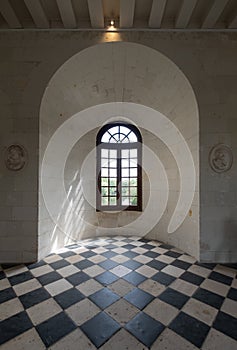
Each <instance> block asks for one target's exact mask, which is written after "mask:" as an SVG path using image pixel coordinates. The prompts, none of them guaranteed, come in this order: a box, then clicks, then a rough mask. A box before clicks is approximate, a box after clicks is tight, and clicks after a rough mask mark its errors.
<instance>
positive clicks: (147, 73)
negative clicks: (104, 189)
mask: <svg viewBox="0 0 237 350" xmlns="http://www.w3.org/2000/svg"><path fill="white" fill-rule="evenodd" d="M119 118H126V119H127V120H130V121H132V122H133V123H136V124H137V125H138V126H141V127H142V130H143V139H144V136H145V140H146V144H147V147H148V148H149V149H150V150H152V152H151V153H150V157H151V158H152V157H153V153H154V155H155V156H157V158H158V160H157V164H158V168H157V167H156V166H154V167H153V169H150V168H149V170H147V171H148V172H149V171H150V173H149V174H150V175H149V177H150V180H149V181H150V182H151V186H152V190H153V192H152V193H153V197H154V198H157V201H158V202H160V203H162V204H161V207H162V208H163V207H164V213H162V214H163V215H160V213H158V215H157V216H158V217H159V215H160V217H159V219H160V220H159V222H158V223H156V225H155V226H154V227H151V228H150V231H149V232H147V230H144V228H143V231H142V229H141V230H140V232H137V234H138V235H141V236H142V235H144V234H147V235H148V236H149V237H150V238H155V239H160V240H162V241H165V242H168V243H170V244H173V245H175V246H177V247H178V248H180V249H183V250H185V251H187V252H188V253H190V254H192V255H194V256H196V257H198V255H199V246H198V244H199V243H198V242H199V200H198V198H199V188H198V181H199V178H198V174H199V156H198V153H199V143H198V142H199V141H198V139H199V137H198V135H199V120H198V107H197V101H196V98H195V95H194V92H193V89H192V87H191V85H190V83H189V81H188V79H187V78H186V77H185V75H184V74H183V73H182V72H181V70H180V69H179V68H178V67H177V65H175V63H174V62H172V61H171V60H170V59H168V58H167V57H166V56H164V55H163V54H161V53H159V52H158V51H156V50H153V49H151V48H148V47H146V46H144V45H140V44H135V43H127V42H113V43H103V44H98V45H95V46H92V47H90V48H88V49H85V50H83V51H81V52H79V53H78V54H76V55H74V56H73V57H72V58H70V59H69V60H68V61H66V62H65V63H64V64H63V65H62V66H61V67H60V68H59V69H58V71H57V72H56V73H55V74H54V76H53V77H52V78H51V80H50V82H49V84H48V86H47V88H46V90H45V93H44V96H43V99H42V103H41V108H40V180H41V181H40V188H39V190H40V195H39V201H40V203H39V208H40V209H39V257H40V258H41V257H43V256H45V255H46V254H47V253H49V252H50V251H51V250H52V249H54V248H56V247H61V246H63V245H65V244H66V243H69V241H70V239H75V238H76V237H75V236H72V235H71V233H70V234H68V232H72V231H73V230H74V231H75V225H78V227H79V228H80V232H81V236H80V238H81V237H87V236H93V235H99V234H104V233H106V232H107V231H106V230H104V229H103V227H101V226H103V225H101V218H98V217H96V215H95V213H94V208H93V206H88V200H85V201H84V202H83V205H84V207H83V208H84V209H83V211H84V215H87V216H88V217H87V219H86V220H85V221H84V222H83V223H82V221H80V220H79V221H78V222H76V221H75V220H74V219H75V218H74V219H73V220H72V219H70V215H71V211H70V210H72V209H73V210H75V209H76V208H75V207H73V206H72V207H71V206H70V205H68V204H67V206H64V205H62V206H61V208H60V209H59V208H58V206H57V205H54V203H62V201H63V199H62V197H61V194H60V191H58V187H57V185H58V186H61V185H62V183H64V185H65V187H66V188H67V190H69V188H70V186H69V179H68V178H67V174H69V173H70V171H71V172H72V176H73V175H74V176H75V175H76V174H77V173H78V171H77V170H80V169H78V168H77V165H75V167H74V168H73V164H75V163H76V161H75V154H78V151H79V152H81V153H83V152H84V156H85V155H87V154H89V153H90V152H92V153H91V154H92V156H91V157H92V158H91V159H93V151H92V149H93V146H94V145H92V144H91V145H90V146H89V144H88V140H89V139H92V138H93V137H92V136H93V130H94V129H96V128H98V127H99V126H100V125H101V124H103V123H105V122H107V121H109V120H111V119H112V120H116V119H119ZM146 120H147V122H146ZM75 130H78V131H77V133H78V139H77V140H76V138H75V139H74V142H73V143H72V142H71V141H72V139H73V137H75ZM90 132H91V135H89V134H88V133H90ZM157 132H158V134H157ZM73 135H74V136H73ZM58 136H60V137H61V143H58V142H55V139H57V140H60V138H59V139H58ZM82 137H85V140H86V137H87V141H86V142H87V143H86V144H85V143H84V144H83V143H82V142H81V141H82V139H81V141H80V140H79V138H82ZM92 142H93V141H92ZM67 145H68V149H67V150H65V148H64V146H66V148H67ZM184 145H185V147H184ZM70 147H71V148H70ZM49 149H50V151H51V152H48V150H49ZM185 150H186V151H187V153H185V152H186V151H185ZM52 151H53V152H52ZM62 155H64V156H65V159H66V160H65V163H64V165H63V168H62V163H61V161H60V159H61V158H62ZM187 157H190V158H189V160H187ZM147 158H149V154H147ZM67 159H69V161H67ZM70 159H71V162H70ZM152 159H153V158H152ZM152 164H154V162H152ZM42 165H43V166H42ZM148 167H149V165H148ZM151 168H152V167H151ZM59 169H60V171H59ZM65 169H66V170H65ZM88 169H89V168H88ZM157 169H158V170H160V171H159V173H160V174H161V176H160V178H159V177H158V180H157V181H156V179H155V176H156V175H157V171H158V170H157ZM92 170H93V169H92ZM65 174H66V175H65ZM69 177H70V176H69ZM77 180H78V181H80V176H79V177H78V178H77ZM166 180H167V184H168V187H169V193H168V197H169V198H167V203H166V196H167V189H166ZM149 181H148V182H149ZM45 183H47V186H46V188H43V187H44V186H42V184H45ZM78 183H79V182H78ZM161 184H163V188H162V186H161ZM195 184H196V186H194V185H195ZM67 186H68V187H67ZM182 186H183V187H184V188H185V191H184V192H185V196H184V197H181V198H180V193H181V192H183V191H182V188H183V187H182ZM42 190H43V191H44V192H45V191H46V192H47V193H48V194H49V196H48V198H49V201H50V205H49V206H50V209H49V206H46V204H47V203H45V200H44V197H43V192H42ZM70 191H71V192H74V193H76V191H78V188H77V187H76V186H71V190H70ZM148 192H149V191H148ZM191 192H192V200H191V201H190V198H191V197H190V193H191ZM66 193H67V194H68V193H69V191H67V192H66ZM154 194H156V196H154ZM68 196H69V195H68ZM69 197H70V196H69ZM82 197H83V196H82ZM148 197H149V193H148ZM70 198H71V197H70ZM70 198H69V199H70ZM83 198H84V197H83ZM154 198H153V202H152V206H151V207H150V211H151V212H152V211H153V214H154V215H156V212H155V208H154V206H155V199H154ZM188 198H189V199H188ZM148 199H149V198H148ZM67 200H68V198H67ZM83 200H84V199H83ZM185 201H187V202H185ZM67 203H68V202H67ZM73 203H74V202H73ZM147 203H148V202H147ZM178 203H179V206H178ZM74 204H75V203H74ZM89 204H90V203H89ZM80 205H81V204H80ZM147 205H148V204H147ZM47 207H48V209H49V210H48V209H47ZM177 207H178V211H176V216H175V219H173V223H172V218H173V217H172V215H173V214H174V212H175V209H177ZM80 208H81V207H80ZM77 209H78V206H77ZM187 213H189V215H187ZM131 215H133V214H131ZM182 218H183V219H182ZM107 219H108V218H107ZM107 219H106V220H107ZM113 219H114V218H113ZM113 219H112V221H111V217H110V218H109V219H108V220H110V221H109V222H110V224H109V225H110V226H112V227H110V230H111V229H112V228H113V229H115V230H114V231H115V233H116V232H118V228H119V227H120V226H126V224H127V222H126V220H128V224H130V226H131V225H132V224H131V223H132V222H134V221H136V220H138V221H139V217H137V216H136V215H135V216H133V217H130V218H125V217H122V215H121V217H120V218H119V217H116V218H115V221H114V220H113ZM181 219H182V220H183V221H182V220H181ZM108 220H107V222H108ZM116 220H117V221H116ZM119 220H120V221H119ZM129 220H130V221H129ZM175 220H178V221H177V222H179V221H182V222H181V223H180V222H179V225H178V226H177V222H176V223H175V222H174V221H175ZM121 222H122V224H121ZM171 223H172V225H173V226H172V225H171V226H172V227H170V226H169V224H171ZM95 227H96V228H95ZM134 227H135V228H136V230H137V226H136V225H135V226H134ZM136 230H135V232H136ZM145 231H146V232H145ZM83 232H84V234H82V233H83ZM135 232H134V230H132V231H131V234H135ZM124 233H125V232H124Z"/></svg>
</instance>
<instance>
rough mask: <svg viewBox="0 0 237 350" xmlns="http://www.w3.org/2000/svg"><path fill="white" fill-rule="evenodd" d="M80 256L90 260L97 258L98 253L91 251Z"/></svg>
mask: <svg viewBox="0 0 237 350" xmlns="http://www.w3.org/2000/svg"><path fill="white" fill-rule="evenodd" d="M80 255H81V256H83V257H84V258H87V259H88V258H91V257H92V256H95V255H96V253H95V252H92V251H90V250H89V251H88V252H84V253H80Z"/></svg>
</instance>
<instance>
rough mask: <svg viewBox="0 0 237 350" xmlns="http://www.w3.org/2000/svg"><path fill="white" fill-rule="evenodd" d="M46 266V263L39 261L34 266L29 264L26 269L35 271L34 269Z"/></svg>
mask: <svg viewBox="0 0 237 350" xmlns="http://www.w3.org/2000/svg"><path fill="white" fill-rule="evenodd" d="M44 265H46V262H45V261H44V260H40V261H38V262H36V263H34V264H29V265H27V267H28V269H29V270H32V269H36V267H41V266H44Z"/></svg>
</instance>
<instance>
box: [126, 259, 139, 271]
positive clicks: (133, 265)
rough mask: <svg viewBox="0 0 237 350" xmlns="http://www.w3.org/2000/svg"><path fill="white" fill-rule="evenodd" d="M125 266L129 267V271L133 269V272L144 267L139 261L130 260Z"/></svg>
mask: <svg viewBox="0 0 237 350" xmlns="http://www.w3.org/2000/svg"><path fill="white" fill-rule="evenodd" d="M123 266H125V267H127V268H128V269H131V270H136V269H138V268H139V267H140V266H142V264H141V263H139V262H138V261H135V260H128V261H125V262H124V263H123Z"/></svg>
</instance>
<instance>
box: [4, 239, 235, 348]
mask: <svg viewBox="0 0 237 350" xmlns="http://www.w3.org/2000/svg"><path fill="white" fill-rule="evenodd" d="M236 310H237V265H236V264H235V265H234V264H232V265H228V266H227V265H221V264H203V263H198V262H197V261H195V259H194V258H192V257H190V256H189V255H187V254H185V253H182V252H180V251H179V250H177V249H174V248H173V247H172V246H170V245H168V244H162V243H160V242H156V241H152V240H147V239H144V238H143V239H140V238H139V237H130V238H129V237H104V238H102V237H101V238H98V239H89V240H85V241H80V242H77V243H75V244H72V245H70V246H67V247H65V248H64V249H61V250H60V251H58V252H56V253H53V254H50V255H49V256H48V257H46V258H45V259H44V260H42V261H40V262H37V263H34V264H30V265H18V266H0V347H1V350H9V349H12V348H16V349H23V348H25V347H24V346H26V348H28V347H27V346H29V347H30V346H31V345H30V344H32V347H34V348H36V349H40V350H41V349H42V350H43V349H52V350H54V349H55V350H57V349H73V348H79V349H87V348H88V349H89V348H90V349H101V350H106V349H107V350H109V349H113V350H114V349H115V350H116V349H119V350H121V349H131V350H132V349H135V348H136V349H152V350H155V349H161V350H162V349H168V350H174V349H189V350H195V349H196V350H197V349H202V350H212V349H213V350H214V349H215V350H219V349H224V348H226V349H237V319H236V318H237V311H236Z"/></svg>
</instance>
